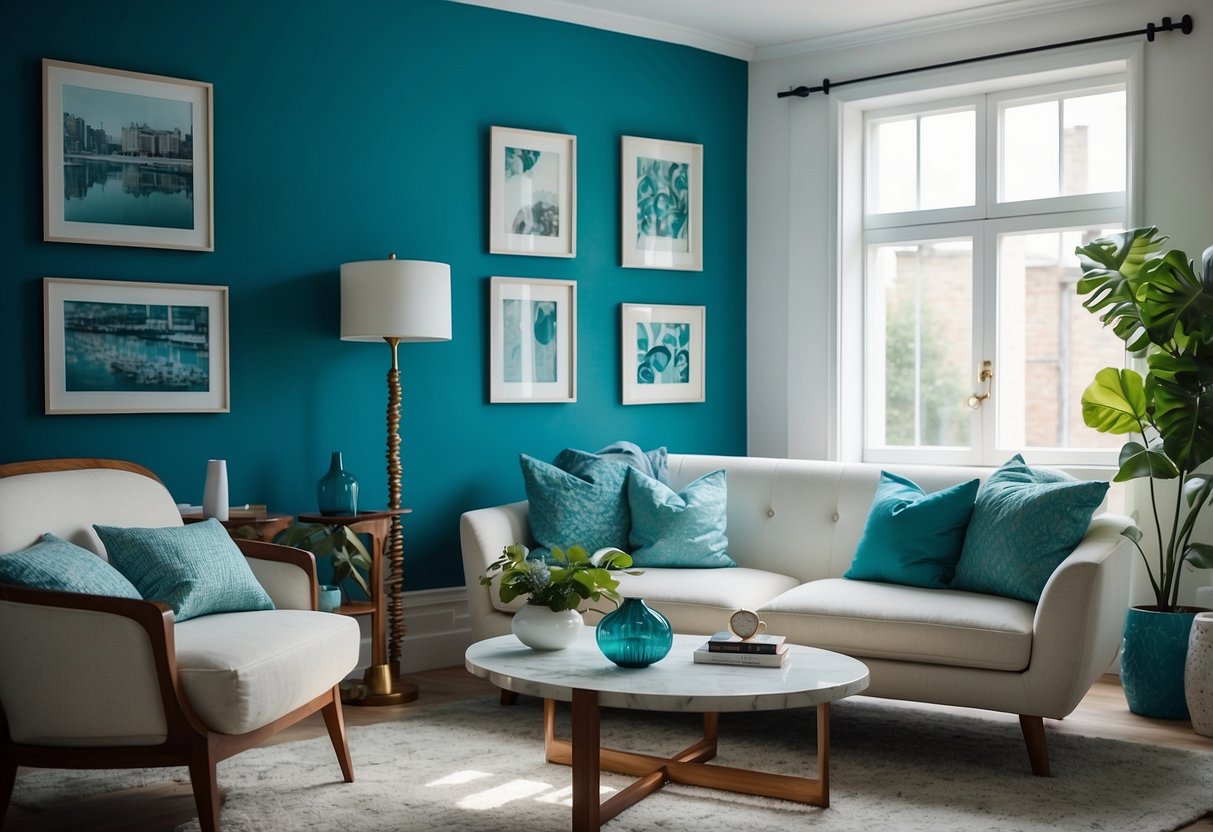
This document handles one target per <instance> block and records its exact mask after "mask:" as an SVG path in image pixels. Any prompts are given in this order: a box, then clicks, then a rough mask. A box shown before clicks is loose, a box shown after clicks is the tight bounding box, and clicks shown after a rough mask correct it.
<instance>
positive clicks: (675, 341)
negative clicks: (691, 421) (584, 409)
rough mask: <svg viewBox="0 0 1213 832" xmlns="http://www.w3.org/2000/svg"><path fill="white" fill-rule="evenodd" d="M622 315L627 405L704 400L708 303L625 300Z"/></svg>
mask: <svg viewBox="0 0 1213 832" xmlns="http://www.w3.org/2000/svg"><path fill="white" fill-rule="evenodd" d="M620 317H621V321H622V324H621V328H620V329H621V331H620V339H619V340H620V343H622V344H623V360H622V365H623V403H624V404H664V403H671V402H701V401H704V392H705V385H704V356H705V354H706V350H705V346H706V343H707V341H706V339H707V331H706V329H705V324H706V321H705V318H706V309H705V307H702V306H653V305H648V304H639V303H625V304H623V305H622V311H621V316H620Z"/></svg>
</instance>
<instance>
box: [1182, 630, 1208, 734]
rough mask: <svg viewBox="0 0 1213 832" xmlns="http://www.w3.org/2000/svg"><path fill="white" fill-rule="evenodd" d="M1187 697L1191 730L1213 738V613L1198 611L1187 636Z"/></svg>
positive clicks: (1185, 693)
mask: <svg viewBox="0 0 1213 832" xmlns="http://www.w3.org/2000/svg"><path fill="white" fill-rule="evenodd" d="M1184 696H1185V698H1186V699H1187V700H1188V713H1189V714H1190V715H1191V717H1192V730H1193V731H1195V732H1196V733H1198V734H1202V735H1204V736H1206V737H1213V612H1202V613H1197V615H1196V618H1195V619H1194V620H1193V621H1192V634H1191V635H1190V636H1188V660H1187V663H1186V664H1185V665H1184Z"/></svg>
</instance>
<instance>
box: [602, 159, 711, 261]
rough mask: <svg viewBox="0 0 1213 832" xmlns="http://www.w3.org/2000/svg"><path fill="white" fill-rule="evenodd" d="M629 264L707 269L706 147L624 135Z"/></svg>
mask: <svg viewBox="0 0 1213 832" xmlns="http://www.w3.org/2000/svg"><path fill="white" fill-rule="evenodd" d="M621 170H622V175H623V188H622V192H621V195H620V204H621V205H622V215H621V216H620V225H621V227H622V229H623V239H622V240H621V248H622V263H623V266H624V267H625V268H637V269H682V270H685V271H694V272H699V271H703V145H701V144H687V143H686V142H670V141H661V140H658V139H640V138H636V137H634V136H624V137H623V148H622V161H621Z"/></svg>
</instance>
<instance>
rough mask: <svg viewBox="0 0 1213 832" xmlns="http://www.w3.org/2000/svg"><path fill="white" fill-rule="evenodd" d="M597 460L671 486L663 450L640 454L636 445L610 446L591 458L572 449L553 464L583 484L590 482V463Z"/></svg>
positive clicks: (583, 452) (665, 454) (666, 458)
mask: <svg viewBox="0 0 1213 832" xmlns="http://www.w3.org/2000/svg"><path fill="white" fill-rule="evenodd" d="M598 459H605V460H609V461H615V462H620V463H622V464H624V465H631V466H632V467H633V468H635V469H637V470H638V471H640V472H641V473H642V474H646V475H648V476H650V477H652V478H653V479H655V480H658V481H660V482H663V483H666V484H667V485H668V484H669V482H670V464H669V454H668V453H667V451H666V449H665V448H664V447H662V448H654V449H653V450H651V451H642V450H641V449H640V446H639V445H637V444H636V443H635V442H623V441H620V442H612V443H611V444H610V445H607V446H606V447H605V448H602V449H600V450H598V451H595V452H594V453H592V454H591V453H588V452H586V451H578V450H576V449H574V448H565V449H564V450H563V451H561V452H560V453H558V454H557V455H556V458H555V459H554V460H552V463H553V464H554V465H555V466H556V467H557V468H560V469H561V470H563V471H568V472H569V473H570V474H576V475H577V476H579V477H581V478H582V479H583V480H584V479H590V477H589V476H588V475H587V467H588V466H589V465H590V463H591V462H593V461H594V460H598Z"/></svg>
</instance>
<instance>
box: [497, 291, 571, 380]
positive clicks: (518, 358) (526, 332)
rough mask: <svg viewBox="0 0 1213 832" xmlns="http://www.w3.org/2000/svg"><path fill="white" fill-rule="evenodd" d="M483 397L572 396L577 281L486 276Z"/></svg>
mask: <svg viewBox="0 0 1213 832" xmlns="http://www.w3.org/2000/svg"><path fill="white" fill-rule="evenodd" d="M489 401H490V402H532V403H534V402H575V401H577V283H576V281H573V280H540V279H532V278H529V277H493V278H490V279H489Z"/></svg>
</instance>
